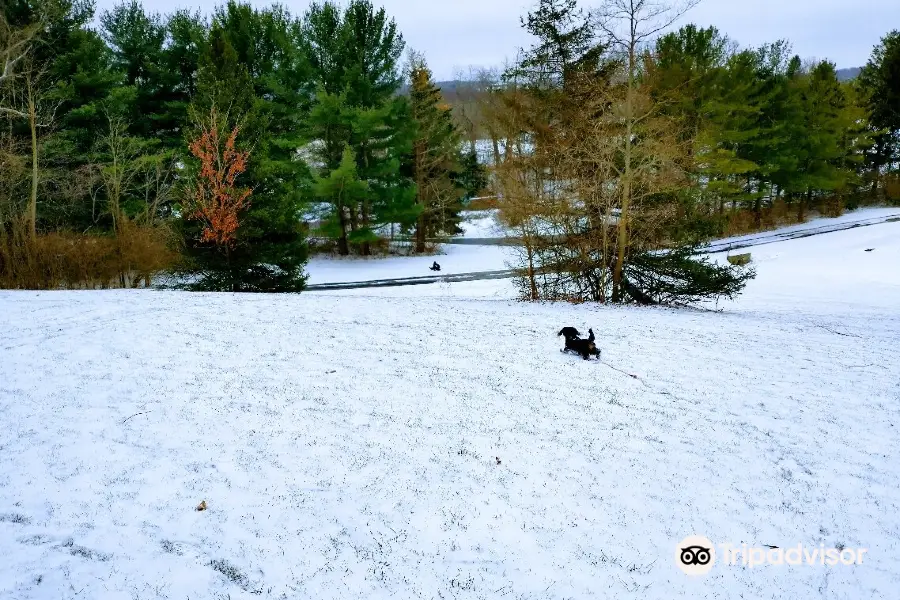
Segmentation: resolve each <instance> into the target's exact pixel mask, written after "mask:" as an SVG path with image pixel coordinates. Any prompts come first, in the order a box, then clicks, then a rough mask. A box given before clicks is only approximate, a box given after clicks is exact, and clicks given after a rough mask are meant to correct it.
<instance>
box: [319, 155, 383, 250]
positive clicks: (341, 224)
mask: <svg viewBox="0 0 900 600" xmlns="http://www.w3.org/2000/svg"><path fill="white" fill-rule="evenodd" d="M313 191H314V193H315V195H316V197H317V198H320V199H322V200H324V201H326V202H329V203H330V204H331V205H332V206H333V207H334V212H333V213H332V216H331V218H329V219H328V220H326V221H325V222H324V223H323V225H322V230H323V232H324V233H325V234H326V235H328V236H330V237H333V238H337V239H338V245H339V248H340V253H341V254H342V255H346V254H349V244H350V243H351V242H356V241H359V240H358V239H354V236H353V235H351V234H348V227H347V221H348V220H349V215H350V214H353V213H355V212H357V211H358V210H359V205H360V203H361V202H362V201H363V200H364V199H365V198H366V197H367V195H368V192H369V190H368V185H367V184H366V182H365V181H362V180H361V179H360V178H359V175H358V174H357V172H356V158H355V157H354V155H353V150H352V148H350V146H349V145H346V146H344V151H343V153H342V155H341V162H340V164H339V165H338V166H337V168H335V169H332V170H331V171H329V172H328V173H327V174H325V175H323V176H319V177H316V179H315V183H314V185H313ZM354 233H355V232H354ZM362 239H363V240H364V239H366V238H365V237H364V236H363V237H362Z"/></svg>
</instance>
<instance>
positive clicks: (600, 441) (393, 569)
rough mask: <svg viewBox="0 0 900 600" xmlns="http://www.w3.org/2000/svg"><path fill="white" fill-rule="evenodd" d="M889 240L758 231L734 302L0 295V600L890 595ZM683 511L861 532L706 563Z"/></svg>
mask: <svg viewBox="0 0 900 600" xmlns="http://www.w3.org/2000/svg"><path fill="white" fill-rule="evenodd" d="M898 234H900V224H896V223H895V224H889V225H881V226H873V227H868V228H863V229H857V230H852V231H847V232H841V233H835V234H829V235H827V236H821V237H815V238H806V239H802V240H795V241H790V242H784V243H781V244H774V245H770V246H766V247H765V251H764V252H762V251H760V252H757V251H754V258H755V260H756V266H757V269H758V271H759V277H758V278H757V280H756V281H754V282H752V283H751V285H750V286H749V288H748V290H747V293H746V294H745V295H744V296H742V298H741V299H740V300H739V301H737V302H735V303H729V304H728V305H727V306H724V307H723V308H724V309H725V310H724V311H723V312H707V311H702V310H668V309H636V308H600V307H589V306H579V307H574V306H558V305H549V304H547V305H533V304H521V303H517V302H513V301H511V300H508V299H505V298H508V297H509V296H510V293H511V287H510V286H511V284H510V282H508V281H500V282H475V283H471V284H452V285H445V286H440V285H435V286H421V288H399V289H389V290H359V291H354V292H342V293H338V292H328V293H321V294H302V295H284V296H269V295H232V294H219V295H214V294H186V293H177V292H151V291H113V292H84V293H78V292H57V293H31V292H18V293H13V292H2V293H0V423H2V427H0V556H2V557H4V560H3V561H2V562H0V598H4V599H6V598H10V599H25V598H28V599H31V598H41V599H43V598H48V599H49V598H54V599H56V598H91V599H94V598H97V599H107V598H116V599H118V598H127V599H131V598H141V599H147V598H172V599H175V598H178V599H182V598H190V599H192V600H196V599H203V598H232V599H238V598H316V599H319V598H323V599H330V598H342V599H343V598H388V597H394V598H447V599H449V598H458V599H470V598H471V599H476V598H492V599H493V598H520V599H525V598H559V599H562V598H651V599H656V598H660V599H671V598H682V597H691V598H709V599H713V598H754V599H759V598H786V597H791V598H820V597H825V598H846V599H854V600H855V599H858V598H880V599H889V600H893V599H896V597H897V590H898V589H900V485H898V481H900V444H898V441H900V436H898V431H897V428H898V427H900V377H898V375H897V370H896V363H897V358H898V354H897V340H898V339H900V308H898V307H900V269H897V264H898V259H900V235H898ZM873 247H874V248H875V250H874V251H873V252H869V253H867V252H865V249H866V248H873ZM562 325H575V326H577V327H579V328H580V329H581V328H584V329H586V328H587V327H588V326H592V327H593V328H594V330H595V331H596V332H597V333H598V335H599V337H600V345H601V348H602V349H603V362H602V363H597V362H584V361H582V360H581V359H579V358H574V357H570V356H567V355H563V354H560V353H559V352H558V348H559V346H560V345H561V344H560V341H559V339H558V338H557V337H556V336H555V333H556V331H557V330H558V329H559V328H560V327H561V326H562ZM629 374H631V375H635V376H637V377H636V378H634V377H631V376H629ZM498 459H499V463H498ZM201 500H206V501H207V502H208V506H209V510H207V511H205V512H196V511H195V510H194V507H195V506H196V505H197V503H198V502H200V501H201ZM688 534H701V535H705V536H707V537H709V538H711V539H713V540H716V541H728V542H732V543H734V544H738V545H739V544H741V543H748V544H771V545H778V546H781V547H788V546H791V545H796V544H798V543H803V544H806V545H807V546H811V547H818V546H819V545H820V544H824V545H825V546H827V547H834V546H846V547H851V548H852V547H864V548H867V549H868V550H869V552H868V554H867V557H866V558H867V560H866V562H864V563H863V564H861V565H856V566H853V567H846V566H838V567H831V568H828V567H822V566H818V567H809V566H802V567H765V568H757V569H749V568H747V567H726V566H721V567H720V566H718V565H717V566H716V567H715V568H714V570H713V571H712V572H711V573H710V574H709V575H708V576H706V577H704V578H688V577H687V576H686V575H684V574H683V573H681V572H680V571H679V570H677V569H676V567H675V562H674V560H673V552H674V548H675V544H676V543H677V542H678V541H680V540H681V539H682V538H684V537H685V536H687V535H688Z"/></svg>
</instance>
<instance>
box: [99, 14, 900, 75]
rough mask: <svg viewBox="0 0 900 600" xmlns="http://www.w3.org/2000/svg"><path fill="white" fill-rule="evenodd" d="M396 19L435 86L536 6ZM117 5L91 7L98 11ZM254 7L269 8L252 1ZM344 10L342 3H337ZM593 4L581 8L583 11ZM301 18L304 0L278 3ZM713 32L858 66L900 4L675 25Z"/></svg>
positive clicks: (898, 18)
mask: <svg viewBox="0 0 900 600" xmlns="http://www.w3.org/2000/svg"><path fill="white" fill-rule="evenodd" d="M143 2H144V6H145V7H146V8H147V9H148V10H151V11H159V12H170V11H172V10H173V9H175V8H194V9H195V8H199V9H201V10H202V11H203V12H206V13H208V12H210V11H211V10H212V8H213V7H215V6H216V5H217V4H219V3H220V2H218V1H217V0H143ZM373 2H374V3H375V4H376V5H381V6H384V7H385V8H386V9H387V11H388V13H389V14H390V15H391V16H393V17H394V19H396V21H397V23H398V25H399V26H400V29H401V31H402V32H403V36H404V38H405V39H406V42H407V47H411V48H414V49H415V50H418V51H420V52H424V53H425V56H426V58H427V59H428V62H429V65H430V66H431V68H432V70H433V71H434V74H435V76H436V78H437V79H451V78H452V77H453V75H454V73H455V72H456V70H457V69H459V68H466V67H468V66H469V65H474V66H496V65H500V64H502V63H503V61H504V60H505V59H513V58H515V53H516V48H518V47H522V46H527V45H528V44H529V43H530V40H529V39H528V36H527V35H526V34H525V33H524V32H523V31H522V29H521V27H520V24H519V17H520V16H521V15H523V14H525V13H526V12H527V11H528V10H529V9H530V8H531V7H532V6H533V5H535V4H536V0H373ZM115 3H116V0H98V2H97V7H98V10H103V9H106V8H109V7H110V6H112V5H114V4H115ZM251 3H252V4H254V5H257V6H265V5H268V4H270V2H267V1H263V0H251ZM340 3H342V4H343V2H340ZM597 3H598V0H583V2H582V5H583V6H585V7H591V6H595V5H596V4H597ZM282 4H284V5H285V6H287V7H288V8H289V9H290V10H291V12H293V13H295V14H302V13H303V12H304V11H305V10H306V8H307V7H308V6H309V4H310V2H309V0H283V1H282ZM689 22H693V23H696V24H697V25H701V26H709V25H715V26H716V27H718V28H719V30H720V31H722V32H724V33H725V34H727V35H728V36H729V37H730V38H731V39H733V40H735V41H736V42H738V43H739V44H740V45H741V46H758V45H760V44H762V43H765V42H772V41H775V40H777V39H782V38H783V39H788V40H790V42H791V43H792V44H793V49H794V53H795V54H799V55H800V57H801V58H804V59H806V58H819V59H828V60H831V61H833V62H835V63H836V64H837V66H838V68H843V67H857V66H861V65H863V64H864V63H865V62H866V60H867V59H868V57H869V54H870V53H871V51H872V47H873V46H874V45H875V44H877V43H878V40H879V39H880V38H881V37H882V36H884V35H885V34H886V33H887V32H888V31H889V30H890V29H893V28H900V0H702V2H701V3H700V5H699V6H697V7H695V8H694V9H692V10H691V11H690V12H689V13H688V14H687V15H685V16H684V17H683V18H682V21H681V23H682V24H684V23H689Z"/></svg>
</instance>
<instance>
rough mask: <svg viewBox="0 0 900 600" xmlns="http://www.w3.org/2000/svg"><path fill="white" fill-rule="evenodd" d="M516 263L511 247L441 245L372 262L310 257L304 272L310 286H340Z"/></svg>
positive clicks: (470, 271)
mask: <svg viewBox="0 0 900 600" xmlns="http://www.w3.org/2000/svg"><path fill="white" fill-rule="evenodd" d="M434 262H437V263H438V264H439V265H441V270H440V273H435V272H433V271H430V270H429V267H431V265H432V263H434ZM514 263H515V249H514V248H512V247H511V246H475V245H473V246H464V245H455V244H443V245H442V246H441V249H440V252H439V253H438V254H434V255H425V256H390V257H373V258H360V257H349V258H335V257H326V256H315V257H313V258H312V259H311V260H310V261H309V263H308V265H307V267H306V271H307V273H308V274H309V283H310V284H318V283H342V282H348V281H369V280H374V279H388V278H397V277H419V276H421V277H424V276H427V275H454V274H457V273H472V272H474V271H497V270H502V269H509V268H510V264H514Z"/></svg>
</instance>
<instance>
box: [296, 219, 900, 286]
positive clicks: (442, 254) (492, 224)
mask: <svg viewBox="0 0 900 600" xmlns="http://www.w3.org/2000/svg"><path fill="white" fill-rule="evenodd" d="M496 213H497V211H496V210H486V211H466V212H464V213H463V217H464V221H463V223H462V224H461V227H462V229H463V235H462V236H460V237H463V238H477V239H489V238H500V237H504V236H505V235H506V234H507V233H508V232H507V231H505V230H504V229H503V228H502V227H501V226H500V225H499V224H498V222H497V219H496ZM890 216H897V217H900V208H897V207H894V208H863V209H860V210H856V211H852V212H848V213H846V214H844V215H841V216H840V217H837V218H815V219H811V220H809V221H808V222H806V223H802V224H799V225H792V226H790V227H784V228H782V229H779V230H777V231H776V232H772V231H770V232H762V233H756V234H751V235H745V236H737V237H731V238H727V239H725V240H720V241H719V242H717V244H718V245H721V244H723V243H739V242H745V241H752V240H756V239H760V238H766V237H773V236H775V235H777V236H784V235H790V234H792V233H796V232H802V231H807V230H811V229H817V228H821V227H824V226H832V227H838V226H841V225H844V224H848V223H854V222H860V221H870V220H872V219H878V218H884V217H890ZM773 239H774V238H773ZM433 261H437V262H438V263H440V265H441V274H445V275H446V274H449V275H454V274H457V273H471V272H475V271H496V270H502V269H508V268H510V267H511V266H513V267H514V266H517V265H518V260H517V258H516V250H515V249H514V248H511V247H509V246H506V247H504V246H489V245H485V246H475V245H471V246H461V245H452V244H444V245H443V246H442V247H441V249H440V250H439V253H438V254H436V255H435V256H412V257H406V256H392V257H388V258H381V257H378V258H359V257H350V258H336V257H328V256H315V257H313V258H312V260H310V262H309V264H308V266H307V272H308V273H309V283H310V284H320V283H342V282H353V281H368V280H373V279H387V278H391V277H395V278H396V277H421V276H426V275H433V274H434V273H432V272H430V271H429V270H428V267H430V266H431V264H432V262H433ZM481 287H482V288H483V287H484V286H481ZM413 293H420V292H413Z"/></svg>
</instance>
